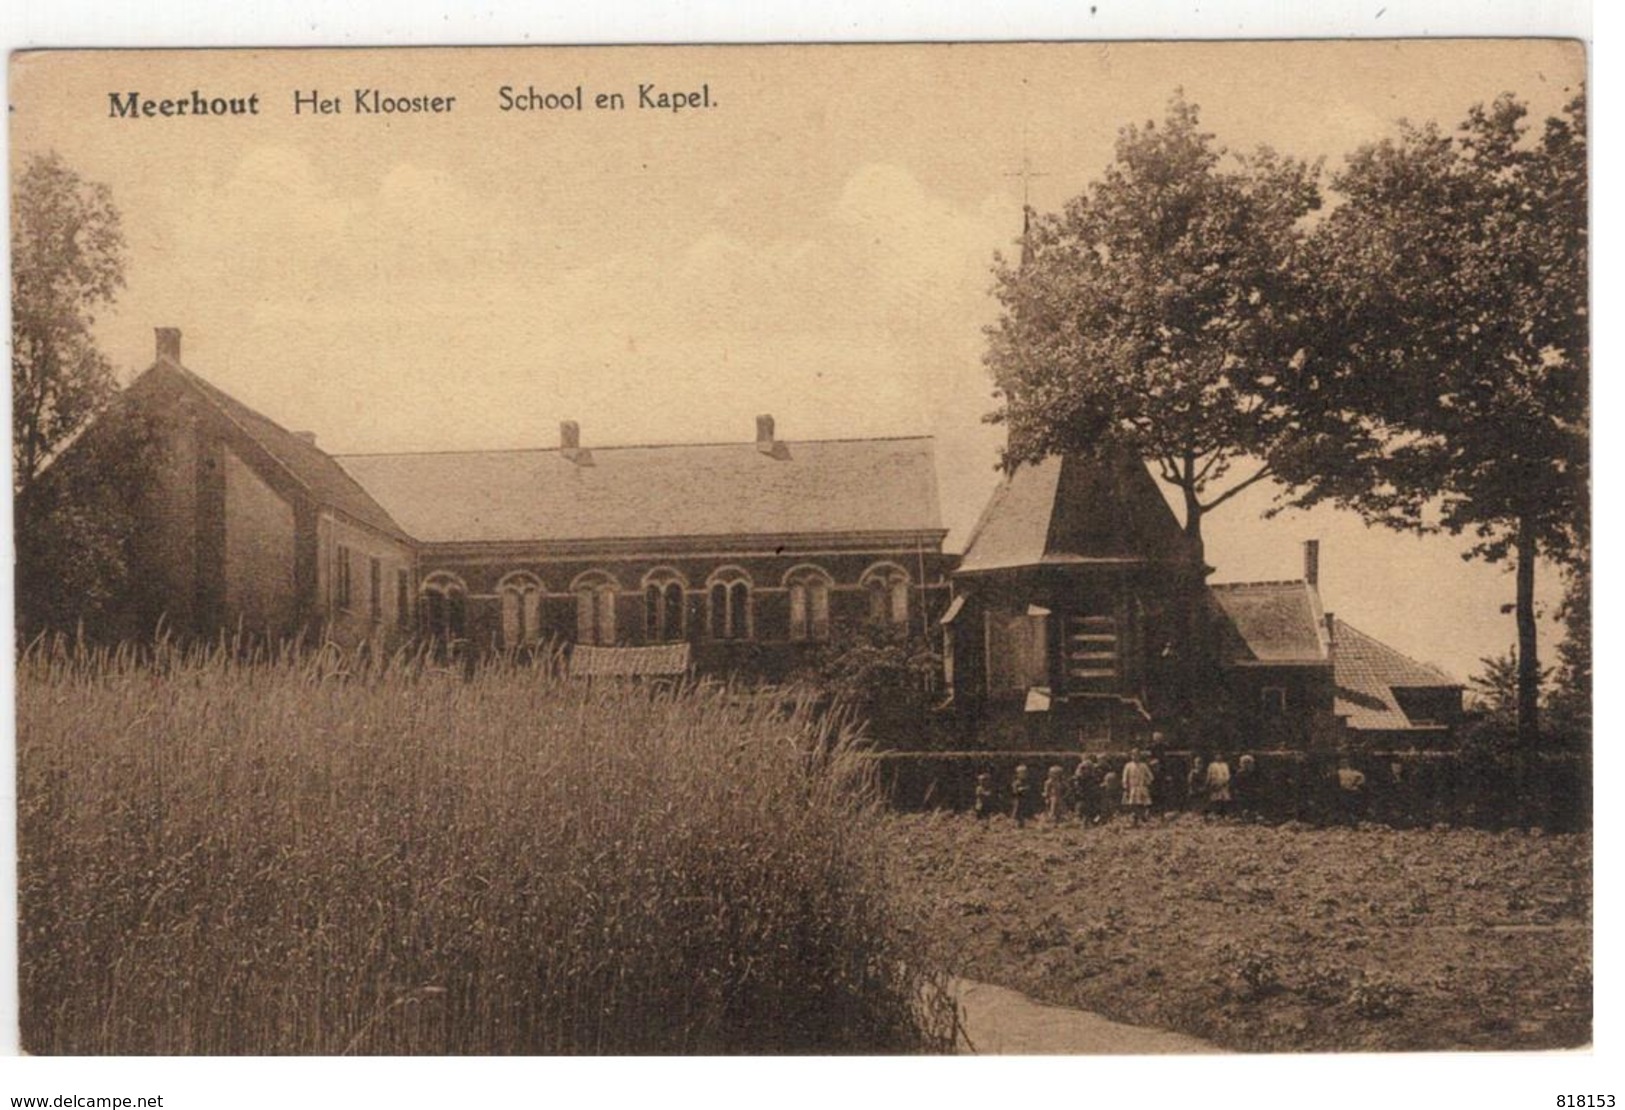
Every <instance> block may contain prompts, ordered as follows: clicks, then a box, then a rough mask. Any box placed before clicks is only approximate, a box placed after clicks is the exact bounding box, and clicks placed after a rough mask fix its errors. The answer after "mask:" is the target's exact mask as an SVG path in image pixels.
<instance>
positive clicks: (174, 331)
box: [152, 328, 181, 365]
mask: <svg viewBox="0 0 1625 1110" xmlns="http://www.w3.org/2000/svg"><path fill="white" fill-rule="evenodd" d="M152 330H153V332H154V333H156V334H157V336H158V358H159V360H160V361H161V360H163V359H166V358H167V359H169V360H170V361H171V362H174V363H176V364H177V365H179V363H180V361H181V329H180V328H153V329H152Z"/></svg>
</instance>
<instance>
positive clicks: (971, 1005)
mask: <svg viewBox="0 0 1625 1110" xmlns="http://www.w3.org/2000/svg"><path fill="white" fill-rule="evenodd" d="M954 996H955V998H957V999H958V1000H959V1005H960V1008H961V1011H962V1012H963V1014H964V1021H965V1033H964V1035H965V1038H966V1039H967V1040H968V1041H969V1042H970V1043H969V1045H968V1046H961V1048H960V1051H961V1052H963V1053H967V1054H976V1055H982V1056H998V1055H1033V1056H1036V1055H1063V1054H1064V1055H1074V1056H1142V1055H1162V1054H1167V1053H1190V1052H1223V1051H1224V1049H1222V1048H1220V1047H1218V1046H1217V1045H1214V1044H1209V1043H1208V1042H1207V1041H1202V1040H1197V1039H1196V1038H1195V1037H1187V1036H1185V1035H1184V1034H1182V1033H1169V1032H1166V1031H1164V1030H1161V1029H1146V1028H1143V1027H1141V1026H1138V1025H1124V1024H1122V1023H1121V1022H1116V1021H1109V1020H1107V1019H1106V1018H1103V1017H1101V1016H1100V1015H1099V1014H1091V1013H1089V1012H1087V1011H1085V1010H1069V1009H1066V1008H1065V1007H1062V1006H1046V1005H1045V1004H1044V1003H1042V1002H1034V1001H1033V1000H1032V999H1030V998H1028V997H1027V996H1026V995H1024V994H1021V993H1019V992H1017V991H1013V990H1007V989H1006V988H1004V987H995V986H993V985H992V984H991V983H978V982H976V981H975V980H972V979H956V980H955V981H954Z"/></svg>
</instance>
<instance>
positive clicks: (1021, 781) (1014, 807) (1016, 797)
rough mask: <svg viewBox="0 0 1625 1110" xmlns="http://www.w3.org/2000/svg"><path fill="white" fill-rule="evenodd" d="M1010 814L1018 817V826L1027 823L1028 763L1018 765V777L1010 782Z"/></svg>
mask: <svg viewBox="0 0 1625 1110" xmlns="http://www.w3.org/2000/svg"><path fill="white" fill-rule="evenodd" d="M1010 816H1011V817H1014V818H1015V819H1016V828H1018V829H1019V828H1021V827H1022V826H1024V825H1026V823H1027V765H1026V764H1025V763H1022V764H1020V765H1018V766H1017V767H1016V777H1015V778H1014V779H1012V780H1011V782H1010Z"/></svg>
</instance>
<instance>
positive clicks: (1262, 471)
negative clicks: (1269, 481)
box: [1202, 463, 1275, 512]
mask: <svg viewBox="0 0 1625 1110" xmlns="http://www.w3.org/2000/svg"><path fill="white" fill-rule="evenodd" d="M1274 473H1275V470H1274V468H1273V467H1271V466H1270V464H1269V463H1265V464H1264V465H1263V466H1261V467H1259V468H1258V469H1257V470H1256V471H1254V472H1253V473H1252V475H1251V476H1249V477H1247V478H1245V479H1243V480H1242V481H1240V482H1238V483H1236V484H1235V485H1233V486H1231V487H1230V488H1229V489H1227V490H1225V491H1224V492H1223V493H1221V494H1219V496H1217V497H1215V498H1214V499H1213V500H1212V501H1209V502H1208V503H1207V504H1206V505H1203V506H1202V511H1203V512H1207V511H1208V510H1209V509H1217V508H1218V507H1219V506H1220V505H1223V504H1224V503H1225V502H1226V501H1228V500H1230V499H1231V498H1232V497H1234V496H1235V495H1236V494H1238V493H1240V492H1241V491H1242V490H1244V489H1246V488H1247V487H1248V486H1250V485H1252V484H1253V483H1255V482H1261V481H1263V480H1264V479H1265V478H1268V477H1271V476H1272V475H1273V474H1274Z"/></svg>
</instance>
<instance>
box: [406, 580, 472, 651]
mask: <svg viewBox="0 0 1625 1110" xmlns="http://www.w3.org/2000/svg"><path fill="white" fill-rule="evenodd" d="M418 612H419V613H420V614H421V615H422V618H423V632H424V635H426V636H429V637H431V638H433V639H436V640H439V641H441V642H442V643H447V644H449V643H452V642H453V641H456V640H462V639H465V638H466V637H467V636H468V588H467V587H466V586H464V585H463V583H462V580H461V579H459V578H458V577H457V576H456V575H454V574H447V573H445V572H444V571H442V572H439V573H436V574H431V575H429V577H428V578H426V579H424V582H423V591H422V597H421V600H420V601H419V604H418Z"/></svg>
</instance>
